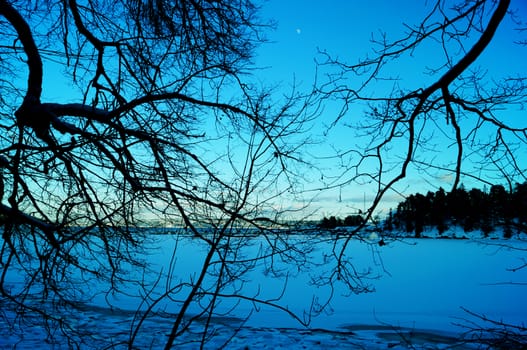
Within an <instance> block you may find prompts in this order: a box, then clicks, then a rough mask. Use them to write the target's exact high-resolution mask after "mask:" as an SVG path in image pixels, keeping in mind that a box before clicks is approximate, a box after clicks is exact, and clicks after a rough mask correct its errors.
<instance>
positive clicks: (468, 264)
mask: <svg viewBox="0 0 527 350" xmlns="http://www.w3.org/2000/svg"><path fill="white" fill-rule="evenodd" d="M299 239H300V238H299ZM155 241H156V242H155V243H153V245H154V246H156V247H158V248H157V249H155V250H153V252H154V254H153V255H152V256H151V257H150V258H149V259H151V263H150V264H149V269H150V270H152V271H160V269H161V268H163V271H167V270H168V268H169V266H170V264H171V262H172V264H173V265H172V266H173V267H174V271H177V273H176V274H174V275H175V276H177V277H178V278H187V277H188V276H189V275H191V274H192V272H193V271H196V270H197V269H198V268H199V265H198V264H197V261H199V260H200V259H201V258H202V257H203V254H204V251H203V250H202V249H201V248H200V247H199V246H195V243H194V242H195V241H193V240H191V239H190V238H185V239H181V238H179V239H177V238H176V237H175V236H155ZM176 243H177V245H178V249H177V252H178V253H177V254H176V255H177V259H176V261H174V260H172V252H173V251H174V247H176ZM510 246H513V248H516V249H512V248H510ZM330 249H331V245H330V244H329V243H327V242H322V243H319V247H317V249H315V250H314V251H313V252H312V253H310V254H311V256H312V258H314V259H321V257H322V256H325V255H326V253H327V252H328V251H329V250H330ZM526 250H527V242H523V241H521V240H518V239H514V240H500V239H493V240H490V239H489V240H479V239H472V240H453V239H405V240H402V241H393V242H389V243H388V244H387V245H384V246H376V245H366V244H364V243H360V242H351V243H350V245H349V247H348V252H349V253H348V258H349V259H352V262H353V265H354V266H355V267H356V268H357V269H358V271H366V270H370V271H371V276H372V277H375V276H379V278H377V279H372V280H371V281H370V282H371V285H372V286H373V287H374V288H375V292H372V293H363V294H350V293H349V291H348V290H347V289H345V288H344V286H343V285H341V284H338V283H336V284H335V285H333V286H332V288H330V287H329V286H326V287H324V286H320V287H315V286H313V285H312V284H310V283H309V281H310V278H312V277H316V276H324V274H325V273H327V271H325V269H326V268H327V266H324V265H322V266H320V267H319V268H318V270H317V271H314V270H312V269H307V270H306V271H300V272H298V271H297V272H296V273H290V274H289V278H288V279H287V283H286V285H285V289H284V282H285V279H278V278H275V277H271V276H270V275H268V274H266V273H265V270H264V269H258V268H257V269H256V270H255V271H254V272H251V273H250V274H249V275H248V276H246V277H247V282H246V284H245V285H244V286H243V288H244V294H246V295H255V293H256V292H257V291H258V292H259V294H258V295H259V296H260V297H263V298H273V297H277V296H280V295H281V299H280V304H281V305H283V306H284V307H287V308H288V309H289V310H291V311H294V312H296V313H297V314H299V315H303V312H304V311H305V310H306V309H308V308H309V307H310V305H311V303H312V300H313V298H314V297H317V298H318V300H320V301H324V300H326V299H327V297H328V296H329V295H330V294H332V298H331V301H330V304H329V307H328V309H327V312H324V313H322V314H321V315H319V316H317V317H315V318H313V319H312V320H311V323H310V327H309V328H306V327H303V326H301V325H300V324H299V323H298V322H296V321H295V320H294V319H292V318H291V317H290V316H289V315H287V314H286V313H284V312H281V311H278V310H276V309H272V308H269V307H261V308H258V309H257V310H255V309H254V305H253V304H252V303H249V302H241V303H239V304H238V305H237V306H236V308H235V309H233V310H232V312H230V313H229V315H228V316H224V317H220V316H218V317H216V318H214V319H213V320H212V322H211V324H212V325H213V326H214V328H215V336H214V338H213V339H212V340H211V341H209V342H208V343H207V346H206V348H211V349H214V348H219V347H221V346H223V345H224V344H227V345H226V348H229V349H245V348H249V349H276V348H287V349H299V348H309V349H314V348H320V349H326V348H331V347H334V348H339V349H343V348H344V349H345V348H349V349H354V348H367V349H371V348H395V349H397V348H407V347H410V346H412V347H415V348H452V347H454V346H458V347H459V348H478V347H479V346H481V345H482V344H481V343H477V342H476V343H470V344H468V343H464V342H463V341H460V337H461V336H466V332H467V331H469V330H470V329H471V328H478V327H490V326H493V327H495V326H496V325H493V324H491V323H488V322H485V321H483V320H482V319H481V318H479V317H476V316H475V315H481V316H484V317H487V318H489V319H492V320H498V321H500V322H503V323H508V324H513V325H520V326H522V325H525V324H526V321H527V303H526V302H525V295H527V268H525V269H519V270H515V269H514V268H516V267H519V266H522V265H523V264H525V262H526V261H525V259H526V258H527V257H526ZM174 263H175V264H174ZM164 287H165V286H164V285H163V288H164ZM126 292H127V294H131V295H124V294H122V295H112V296H108V295H99V296H97V297H95V298H94V299H92V300H91V302H89V303H87V304H82V305H79V307H78V309H77V312H76V313H74V314H72V315H69V316H68V317H70V318H74V321H75V324H76V325H77V326H78V328H79V329H82V330H83V331H88V332H90V333H92V334H93V340H91V345H94V346H95V347H97V345H96V344H98V342H100V344H103V343H104V342H105V341H108V340H112V341H113V342H115V343H118V342H119V341H125V340H127V339H129V337H130V332H131V329H132V327H131V322H132V321H133V320H134V318H135V319H136V318H137V314H136V312H135V310H136V309H137V305H138V304H137V303H138V301H139V299H138V298H134V297H133V294H134V291H133V287H132V286H130V287H129V289H128V290H126ZM282 293H283V295H282ZM109 297H110V298H109ZM108 302H109V303H110V304H111V305H112V308H110V307H109V305H108ZM222 303H223V304H222ZM222 303H220V306H219V309H218V310H219V311H221V310H222V309H221V308H222V307H223V308H225V310H227V309H230V307H231V306H232V303H231V304H229V302H228V301H223V302H222ZM177 310H178V309H177V307H175V306H174V305H170V304H169V303H168V304H166V305H164V308H163V311H164V313H162V314H159V315H157V316H155V317H152V318H149V319H147V320H146V321H145V323H144V326H143V327H142V328H141V331H140V333H139V334H138V335H137V338H136V342H135V343H134V344H135V346H136V347H137V348H140V349H143V348H158V347H159V346H161V345H162V344H163V343H164V340H165V339H166V338H165V337H166V334H167V333H168V331H169V330H170V327H171V324H172V321H173V319H174V317H175V315H176V313H177ZM467 311H468V312H467ZM192 312H193V309H192V308H191V309H190V314H192ZM3 314H4V316H5V317H4V319H2V318H0V323H4V324H0V349H11V348H17V349H48V348H56V349H61V348H69V345H68V344H66V343H64V340H63V338H61V337H60V336H59V335H57V337H56V338H55V339H49V338H46V335H45V331H44V328H42V327H40V326H38V325H32V326H27V325H25V324H17V323H15V329H12V328H10V327H11V326H12V325H9V323H6V322H5V319H8V320H13V319H14V314H13V313H11V312H10V311H7V309H6V310H4V311H3ZM248 315H250V316H249V317H248V318H247V320H245V319H246V317H247V316H248ZM136 321H137V319H136ZM242 324H243V326H242V327H241V328H240V329H239V330H238V332H237V333H233V331H234V330H235V329H236V328H238V326H240V325H242ZM201 326H202V323H201V322H200V321H198V322H197V323H195V324H194V326H193V327H196V329H195V331H199V329H200V327H201ZM498 328H499V327H498ZM20 329H22V330H23V334H22V336H20V334H18V333H17V332H16V331H20ZM193 330H194V329H193V328H191V329H190V332H188V333H187V334H186V335H184V336H183V337H181V338H180V339H178V341H179V343H178V347H177V348H178V349H179V348H184V349H194V348H199V346H198V344H197V343H195V342H194V341H196V340H199V338H195V335H194V333H193V332H192V331H193ZM472 335H474V336H478V335H480V334H479V333H473V334H470V336H472ZM122 348H126V347H125V346H122Z"/></svg>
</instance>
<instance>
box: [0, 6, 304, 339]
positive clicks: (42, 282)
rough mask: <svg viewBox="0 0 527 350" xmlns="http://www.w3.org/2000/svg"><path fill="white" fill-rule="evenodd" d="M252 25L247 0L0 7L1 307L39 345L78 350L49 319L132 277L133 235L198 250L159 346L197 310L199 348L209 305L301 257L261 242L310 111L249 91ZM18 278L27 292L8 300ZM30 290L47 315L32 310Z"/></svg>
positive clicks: (60, 323)
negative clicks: (38, 338)
mask: <svg viewBox="0 0 527 350" xmlns="http://www.w3.org/2000/svg"><path fill="white" fill-rule="evenodd" d="M256 11H257V8H256V6H255V5H254V4H252V3H251V2H250V1H245V0H239V1H238V0H234V1H227V2H219V1H199V2H198V1H177V2H171V1H120V0H108V1H96V2H94V1H87V2H85V1H82V2H81V1H77V0H65V1H59V2H53V1H39V2H31V1H30V2H23V1H22V2H20V1H13V0H0V31H1V32H2V35H1V36H0V50H1V52H0V55H1V56H0V74H1V75H0V91H1V94H0V102H1V103H0V116H1V119H2V121H1V124H0V128H1V130H2V132H1V133H0V169H1V180H2V181H1V184H2V186H1V197H2V201H1V203H0V215H1V216H2V218H4V224H3V229H2V243H1V251H0V266H1V271H0V293H1V296H2V300H9V302H10V303H11V304H10V305H11V306H12V308H13V309H14V310H21V311H20V313H19V315H20V317H22V315H24V314H25V313H24V312H23V311H24V310H32V311H33V312H37V313H38V312H40V313H42V316H43V317H42V322H43V323H45V324H46V328H47V329H49V331H50V336H51V335H53V334H54V332H55V331H58V332H64V333H68V334H67V335H68V336H70V340H71V341H72V344H74V341H76V340H78V341H79V342H80V343H79V344H78V345H79V346H88V345H90V344H91V343H90V339H86V338H87V337H88V334H87V333H85V334H84V333H81V334H79V336H80V338H79V337H77V338H75V337H73V335H72V334H71V333H72V332H73V331H75V330H77V331H79V332H86V331H87V330H82V329H79V328H78V327H75V326H74V325H71V324H67V323H66V318H61V317H60V316H56V315H58V314H60V312H62V311H64V312H66V311H65V309H67V307H69V306H71V305H75V304H76V303H78V302H79V298H80V296H79V293H80V291H83V290H87V287H86V286H88V285H89V284H90V283H91V282H92V281H93V280H95V281H99V282H100V283H101V284H103V282H104V283H108V284H109V286H110V287H109V288H110V290H107V291H106V293H112V291H119V288H120V283H121V282H124V281H127V278H128V276H127V273H126V269H132V271H133V270H134V269H135V268H134V266H135V267H137V268H141V266H142V265H141V261H140V260H138V259H136V256H137V253H138V251H139V252H140V251H141V247H142V243H143V239H144V236H143V234H142V233H141V231H140V230H137V229H136V227H139V226H151V225H168V226H176V227H184V228H185V232H186V233H188V234H190V235H192V236H194V237H195V238H196V239H197V240H199V241H201V242H202V243H203V244H205V246H206V247H207V249H208V254H206V256H205V258H204V260H203V261H201V262H200V264H201V269H200V270H199V272H198V275H197V276H196V278H195V279H191V280H189V281H182V282H181V284H180V285H179V287H178V286H174V287H173V289H171V290H170V291H167V292H166V294H165V295H161V296H159V298H160V299H163V300H165V301H167V302H168V301H173V300H176V299H177V300H182V303H181V307H180V309H179V310H180V311H179V313H178V316H177V317H175V318H174V319H171V320H170V321H171V322H172V326H171V327H170V329H166V332H165V333H166V334H168V335H169V336H168V338H167V339H165V341H166V348H170V347H171V346H172V345H173V344H176V343H177V337H178V336H179V335H180V334H182V333H184V332H186V331H187V330H188V328H189V326H190V324H192V322H194V321H195V318H192V317H188V314H187V311H188V308H189V306H190V305H194V304H195V305H201V307H202V314H201V316H203V315H205V316H206V315H209V317H208V318H206V317H205V319H208V322H206V323H205V324H204V325H203V327H202V329H201V332H202V335H200V337H201V338H199V337H198V339H202V340H203V342H204V341H205V340H207V339H208V338H209V335H210V333H211V330H210V329H209V325H210V319H211V317H212V315H214V313H215V305H216V303H217V302H218V299H219V298H220V297H219V296H218V295H220V294H221V291H222V290H224V289H225V288H226V287H227V285H229V283H233V282H232V281H236V280H237V278H239V277H240V275H241V274H243V273H244V272H246V271H247V270H249V269H250V267H251V266H254V265H255V262H256V261H257V260H258V259H259V258H261V259H263V256H266V257H267V258H272V257H273V256H274V255H276V254H282V253H285V252H286V251H287V252H288V253H287V254H288V259H295V258H297V257H298V258H302V255H301V254H300V255H297V254H298V252H297V253H295V249H293V248H292V247H291V246H288V245H287V243H286V240H285V239H283V240H279V239H277V238H276V237H275V236H276V233H274V232H271V231H269V230H267V229H266V228H268V227H269V226H273V225H278V224H279V221H282V220H281V215H283V216H284V217H285V218H286V217H287V215H288V212H287V210H285V209H280V208H281V207H282V206H281V204H280V201H281V200H283V199H284V198H285V197H287V196H294V195H295V187H294V183H295V181H296V180H295V179H297V178H299V177H298V175H299V174H297V173H296V172H295V171H293V170H294V169H296V168H295V167H292V166H291V165H292V164H301V163H302V159H301V153H300V152H299V149H298V147H299V146H300V145H302V144H303V142H304V141H303V136H302V132H303V128H304V126H303V125H304V122H305V121H306V120H308V119H309V118H310V116H309V113H308V111H307V108H308V107H309V106H310V103H311V101H310V100H309V98H308V97H305V98H304V97H302V96H300V95H299V94H297V93H296V92H295V91H292V92H291V94H290V95H288V96H283V95H280V96H279V97H276V95H275V94H274V93H273V91H272V90H270V89H267V88H261V87H260V84H259V83H255V82H254V80H253V79H252V77H251V73H252V71H253V66H252V64H251V59H252V57H253V53H254V49H255V47H256V46H257V45H259V44H260V43H261V42H262V40H263V39H262V30H263V29H265V28H266V25H265V24H263V23H259V21H258V19H257V17H256ZM57 96H58V97H57ZM282 96H283V97H282ZM275 97H276V98H275ZM57 99H58V100H59V101H58V102H57ZM278 198H280V200H278ZM262 218H265V220H262ZM203 227H207V228H208V229H207V231H203ZM244 229H252V230H256V231H259V232H261V233H262V234H270V235H273V236H272V239H271V238H270V239H269V240H267V242H268V245H269V246H268V247H267V248H262V250H261V253H260V256H253V257H243V259H242V258H241V257H240V256H239V255H238V254H236V251H237V249H240V247H243V246H245V245H246V244H248V243H247V242H248V240H249V238H246V239H236V240H233V239H232V236H233V235H234V234H238V235H239V233H240V232H243V230H244ZM237 232H238V233H237ZM242 237H243V235H242ZM282 243H283V244H285V247H282V248H280V249H278V248H276V247H275V246H274V245H278V244H282ZM174 254H176V253H174ZM291 261H292V260H291ZM172 273H174V272H172ZM15 274H18V275H19V276H20V280H21V281H24V283H23V284H22V285H21V286H20V288H14V289H13V288H9V287H8V285H9V282H10V281H9V278H10V276H13V275H15ZM225 276H228V278H227V277H225ZM172 277H173V276H168V277H167V279H168V280H171V278H172ZM160 278H161V277H160ZM211 281H212V282H211ZM135 282H136V284H138V285H141V281H140V280H139V281H135ZM207 283H211V284H210V285H208V284H207ZM187 286H191V287H190V288H186V287H187ZM143 287H144V288H145V290H144V291H143V292H142V295H148V296H150V297H152V296H151V294H150V290H149V289H148V288H150V287H149V286H143ZM178 288H179V289H178ZM178 291H179V293H180V294H177V293H178ZM237 291H239V290H237ZM37 292H38V294H39V296H40V297H39V298H41V299H42V301H43V302H49V303H51V304H52V305H53V307H52V309H51V310H50V308H49V307H40V306H38V305H35V304H34V303H32V302H33V301H34V300H36V299H35V298H33V293H37ZM181 293H183V294H185V293H186V295H183V296H182V295H181ZM176 294H177V295H176ZM205 296H213V297H211V298H210V299H207V300H209V301H208V302H205V299H204V298H205ZM235 296H236V295H231V297H235ZM252 298H253V302H255V303H257V302H258V300H257V298H256V297H254V296H253V297H252ZM198 301H201V302H202V303H201V304H199V303H198ZM144 302H145V303H149V304H148V306H149V307H150V306H152V307H153V305H155V304H156V303H159V302H160V300H151V299H149V298H145V300H144ZM267 303H268V304H271V302H269V301H267ZM59 311H60V312H59ZM144 317H148V313H147V314H146V315H145V316H144ZM136 327H137V328H136V329H135V330H134V332H132V333H131V336H130V339H129V347H130V348H133V347H134V345H133V342H134V336H135V334H137V332H138V331H139V329H138V328H140V327H141V322H139V323H138V324H136ZM79 339H80V340H79ZM106 341H108V342H111V339H106ZM160 341H163V339H160ZM92 345H93V344H92ZM106 345H108V344H106ZM106 345H104V346H106ZM110 345H111V344H110ZM158 345H159V344H158ZM72 346H73V345H72ZM93 346H95V347H98V345H93ZM100 346H101V347H103V345H100Z"/></svg>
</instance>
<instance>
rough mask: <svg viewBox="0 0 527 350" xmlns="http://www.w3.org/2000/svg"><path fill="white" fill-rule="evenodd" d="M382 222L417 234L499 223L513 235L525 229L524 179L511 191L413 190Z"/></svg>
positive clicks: (486, 229) (352, 221)
mask: <svg viewBox="0 0 527 350" xmlns="http://www.w3.org/2000/svg"><path fill="white" fill-rule="evenodd" d="M362 221H363V218H362V216H361V215H350V216H347V217H346V218H345V219H344V220H341V219H340V218H336V217H334V216H331V217H329V218H326V217H325V218H323V219H322V221H321V222H320V224H319V226H320V227H321V228H328V229H331V228H335V227H338V226H358V225H360V224H361V223H362ZM382 225H383V229H384V230H387V231H391V230H398V231H405V232H408V233H414V234H415V236H416V237H420V236H421V233H422V232H423V231H424V230H426V229H434V228H435V229H437V231H438V232H439V234H442V233H443V232H445V231H446V230H447V229H448V228H449V227H451V226H456V227H462V228H463V230H464V231H465V232H470V231H474V230H481V231H482V232H483V233H484V234H485V235H488V234H489V233H491V232H492V231H494V230H495V229H496V228H497V227H502V228H503V232H504V235H505V237H510V236H512V233H513V231H516V232H527V182H525V183H523V184H519V183H518V184H516V185H515V186H514V188H513V189H512V191H507V190H506V189H505V187H504V186H502V185H493V186H491V187H490V190H488V191H485V190H480V189H477V188H473V189H471V190H469V191H467V190H466V189H465V188H464V186H460V187H459V188H456V189H455V190H453V191H451V192H446V191H445V190H444V189H443V188H440V189H439V190H438V191H436V192H435V193H434V192H431V191H429V192H428V193H427V194H426V195H423V194H421V193H416V194H412V195H410V196H408V197H407V198H406V199H405V200H404V201H403V202H401V203H399V204H398V205H397V209H396V210H390V212H389V214H388V216H387V217H386V219H385V220H384V222H383V223H382Z"/></svg>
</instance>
